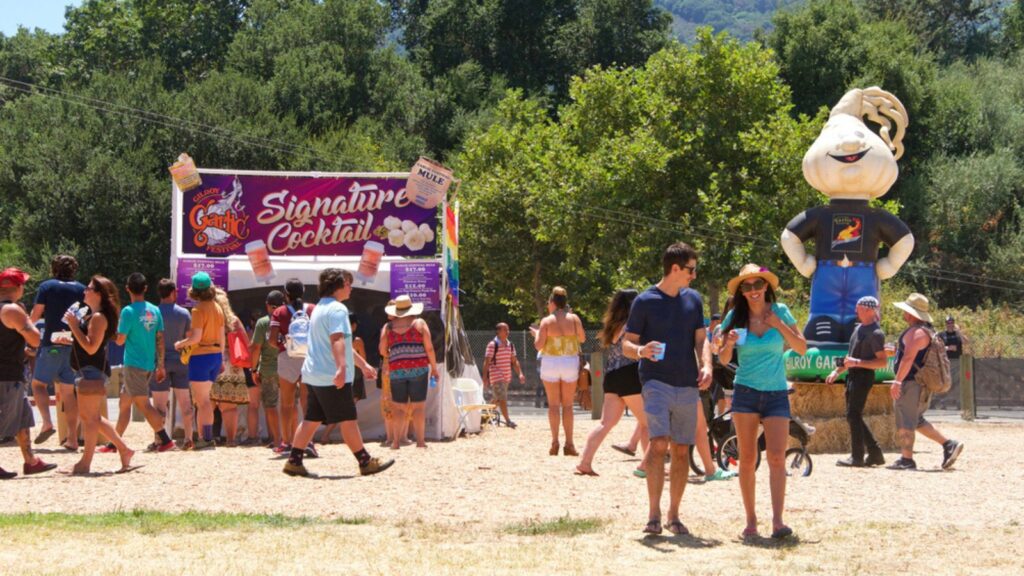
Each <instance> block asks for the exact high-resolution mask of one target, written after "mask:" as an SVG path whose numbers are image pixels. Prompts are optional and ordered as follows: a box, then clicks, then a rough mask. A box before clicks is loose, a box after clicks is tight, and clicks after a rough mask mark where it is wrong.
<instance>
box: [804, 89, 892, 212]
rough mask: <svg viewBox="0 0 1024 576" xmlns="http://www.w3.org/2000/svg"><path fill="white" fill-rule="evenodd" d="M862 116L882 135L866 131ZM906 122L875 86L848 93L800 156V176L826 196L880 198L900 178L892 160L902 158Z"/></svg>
mask: <svg viewBox="0 0 1024 576" xmlns="http://www.w3.org/2000/svg"><path fill="white" fill-rule="evenodd" d="M864 116H867V117H868V118H869V119H870V120H872V121H873V122H875V123H877V124H879V125H880V126H881V129H880V130H879V134H880V135H881V137H879V135H876V134H875V133H874V132H872V131H871V130H869V129H868V127H867V126H866V125H865V124H864V121H863V120H862V118H863V117H864ZM893 124H895V125H896V135H895V138H893V136H892V129H893ZM907 124H908V118H907V109H906V108H904V107H903V104H902V103H901V102H900V101H899V100H898V99H897V98H896V97H895V96H893V95H892V94H890V93H888V92H886V91H885V90H882V89H880V88H878V87H872V88H866V89H864V90H860V89H857V90H850V91H849V92H847V93H846V94H845V95H844V96H843V98H842V100H840V101H839V104H836V106H835V108H832V112H831V113H830V114H829V118H828V123H827V124H825V127H824V128H823V129H822V130H821V134H820V135H819V136H818V139H817V140H815V141H814V144H812V145H811V147H810V148H809V149H808V150H807V154H805V155H804V163H803V169H804V178H806V179H807V182H808V183H809V184H810V185H811V186H813V187H814V189H816V190H818V191H819V192H821V193H822V194H824V195H826V196H828V197H829V198H845V199H858V200H870V199H872V198H878V197H879V196H884V195H885V193H886V192H888V191H889V188H890V187H892V185H893V183H894V182H896V177H897V176H898V175H899V167H898V166H897V165H896V160H897V159H898V158H899V157H900V156H902V155H903V142H902V141H903V136H904V134H905V133H906V130H907Z"/></svg>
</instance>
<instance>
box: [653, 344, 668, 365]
mask: <svg viewBox="0 0 1024 576" xmlns="http://www.w3.org/2000/svg"><path fill="white" fill-rule="evenodd" d="M653 358H654V359H655V360H657V361H659V362H660V361H662V360H664V359H665V343H664V342H660V343H658V349H657V351H656V352H655V353H654V357H653Z"/></svg>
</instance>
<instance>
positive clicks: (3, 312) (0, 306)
mask: <svg viewBox="0 0 1024 576" xmlns="http://www.w3.org/2000/svg"><path fill="white" fill-rule="evenodd" d="M28 278H29V276H28V274H25V273H24V272H22V271H21V270H18V269H17V268H8V269H6V270H4V271H3V272H0V438H3V437H7V436H13V437H15V438H17V440H18V447H20V448H21V456H22V458H24V460H25V464H24V466H23V467H22V471H23V472H24V473H25V474H26V475H28V474H38V473H40V472H46V471H47V470H53V469H54V468H56V467H57V465H56V464H48V463H46V462H43V460H42V459H41V458H37V457H36V456H35V455H34V454H32V445H31V444H30V442H29V437H28V431H29V428H31V427H32V426H33V425H34V424H35V419H34V418H32V409H31V408H29V405H28V397H27V396H26V393H27V391H28V384H27V382H26V381H25V343H26V342H27V343H28V344H29V345H30V346H39V342H40V335H39V330H37V329H36V327H35V325H33V324H32V321H31V320H30V319H29V317H28V314H26V313H25V310H24V309H23V308H22V307H21V306H20V305H18V304H17V302H18V300H20V299H21V297H22V296H24V295H25V282H26V281H28ZM15 476H17V473H16V472H8V471H7V470H4V469H3V468H0V480H7V479H10V478H14V477H15Z"/></svg>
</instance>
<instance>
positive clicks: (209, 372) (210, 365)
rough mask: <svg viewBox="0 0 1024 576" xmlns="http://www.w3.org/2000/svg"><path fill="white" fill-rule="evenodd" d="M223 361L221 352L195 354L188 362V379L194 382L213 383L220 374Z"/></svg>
mask: <svg viewBox="0 0 1024 576" xmlns="http://www.w3.org/2000/svg"><path fill="white" fill-rule="evenodd" d="M223 359H224V357H223V356H222V355H221V353H220V352H214V353H212V354H199V355H198V356H197V355H195V354H193V355H192V357H191V358H189V360H188V379H189V380H190V381H192V382H213V381H214V380H216V379H217V375H218V374H220V366H221V364H222V363H223Z"/></svg>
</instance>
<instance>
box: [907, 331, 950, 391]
mask: <svg viewBox="0 0 1024 576" xmlns="http://www.w3.org/2000/svg"><path fill="white" fill-rule="evenodd" d="M929 333H930V336H931V344H929V346H928V352H926V353H925V355H924V365H923V366H921V367H920V368H918V369H917V374H916V375H915V376H914V380H917V382H918V383H919V384H921V386H922V387H923V388H924V389H925V390H927V391H929V392H931V393H932V394H945V393H946V392H949V389H950V388H951V387H952V386H953V378H952V375H951V374H950V372H949V356H948V355H947V354H946V342H945V341H944V340H943V339H942V336H940V335H939V333H937V332H933V331H930V330H929Z"/></svg>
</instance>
